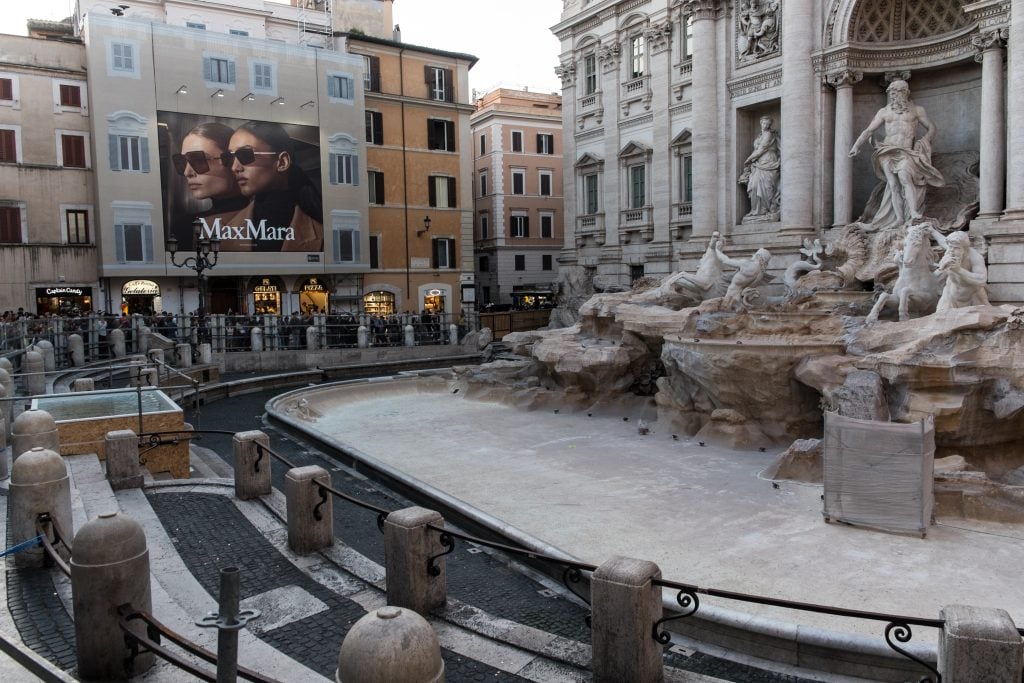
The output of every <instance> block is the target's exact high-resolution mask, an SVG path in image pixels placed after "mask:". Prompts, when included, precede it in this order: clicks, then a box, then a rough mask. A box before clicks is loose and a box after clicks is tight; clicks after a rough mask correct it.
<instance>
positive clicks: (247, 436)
mask: <svg viewBox="0 0 1024 683" xmlns="http://www.w3.org/2000/svg"><path fill="white" fill-rule="evenodd" d="M269 448H270V437H269V436H267V434H266V433H264V432H261V431H260V430H258V429H254V430H252V431H248V432H238V433H237V434H235V436H234V437H233V438H232V439H231V451H232V453H233V454H234V464H235V497H236V498H238V499H239V500H251V499H253V498H259V497H260V496H266V495H269V494H270V488H271V480H270V453H269V452H267V451H266V450H264V449H269Z"/></svg>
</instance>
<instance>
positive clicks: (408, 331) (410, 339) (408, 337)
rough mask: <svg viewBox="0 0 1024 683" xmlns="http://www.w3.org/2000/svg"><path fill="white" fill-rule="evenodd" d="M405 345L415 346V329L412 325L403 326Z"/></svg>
mask: <svg viewBox="0 0 1024 683" xmlns="http://www.w3.org/2000/svg"><path fill="white" fill-rule="evenodd" d="M405 345H406V346H416V328H415V327H413V326H412V325H406V326H405Z"/></svg>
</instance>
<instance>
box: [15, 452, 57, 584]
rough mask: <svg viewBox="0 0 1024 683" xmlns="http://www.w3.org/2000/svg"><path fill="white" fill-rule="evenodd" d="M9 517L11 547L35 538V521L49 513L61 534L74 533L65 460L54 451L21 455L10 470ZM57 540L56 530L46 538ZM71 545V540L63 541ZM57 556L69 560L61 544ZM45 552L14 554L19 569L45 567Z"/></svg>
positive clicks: (40, 547) (40, 550) (33, 549)
mask: <svg viewBox="0 0 1024 683" xmlns="http://www.w3.org/2000/svg"><path fill="white" fill-rule="evenodd" d="M10 487H11V488H10V498H11V499H10V503H9V504H8V513H9V514H10V528H11V541H12V543H11V545H16V544H18V543H21V542H22V541H27V540H30V539H32V538H35V537H36V536H37V535H38V533H39V532H38V531H36V520H37V519H38V518H39V515H41V514H43V513H47V514H49V515H50V517H51V518H52V519H54V520H56V522H57V526H58V527H59V528H60V530H61V532H62V533H65V534H70V533H71V532H72V526H71V525H72V518H71V479H70V477H68V471H67V468H66V467H65V466H64V459H63V458H61V457H60V456H59V455H57V454H56V453H54V452H53V451H51V450H48V449H45V448H40V447H39V446H36V447H35V448H33V449H32V450H30V451H28V452H26V453H22V455H21V457H20V458H18V459H17V460H16V461H15V462H14V465H13V466H12V467H11V483H10ZM47 536H48V537H49V538H50V541H51V542H53V541H54V540H55V536H54V532H53V527H52V526H51V527H50V531H49V533H48V534H47ZM64 540H65V541H66V542H70V541H71V539H70V538H66V539H64ZM58 552H60V554H61V555H62V556H64V559H67V548H66V547H65V546H64V545H63V544H62V545H60V546H58ZM45 559H46V551H45V550H43V548H42V546H36V547H34V548H29V549H27V550H22V551H21V552H18V553H15V554H14V563H15V566H18V567H42V566H43V562H44V560H45Z"/></svg>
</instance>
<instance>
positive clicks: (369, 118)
mask: <svg viewBox="0 0 1024 683" xmlns="http://www.w3.org/2000/svg"><path fill="white" fill-rule="evenodd" d="M365 123H366V141H367V142H373V112H372V111H368V112H366V122H365Z"/></svg>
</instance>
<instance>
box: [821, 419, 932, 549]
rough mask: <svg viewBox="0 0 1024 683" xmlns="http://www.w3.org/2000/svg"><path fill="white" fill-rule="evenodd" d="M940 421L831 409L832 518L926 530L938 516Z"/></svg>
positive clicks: (827, 473)
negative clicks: (857, 415) (883, 418)
mask: <svg viewBox="0 0 1024 683" xmlns="http://www.w3.org/2000/svg"><path fill="white" fill-rule="evenodd" d="M934 460H935V423H934V420H933V419H932V418H930V417H929V418H928V419H926V420H922V421H921V422H916V423H913V424H901V423H896V422H875V421H872V420H856V419H853V418H849V417H843V416H842V415H839V414H838V413H826V414H825V444H824V455H823V470H824V483H825V509H824V511H823V514H824V516H825V519H826V520H836V521H840V522H846V523H849V524H858V525H863V526H869V527H874V528H877V529H882V530H885V531H895V532H903V533H907V532H911V533H913V532H916V533H920V534H922V535H924V533H925V532H926V531H927V529H928V526H929V525H930V524H931V521H932V506H933V504H934V495H933V490H932V486H933V473H932V467H933V462H934Z"/></svg>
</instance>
